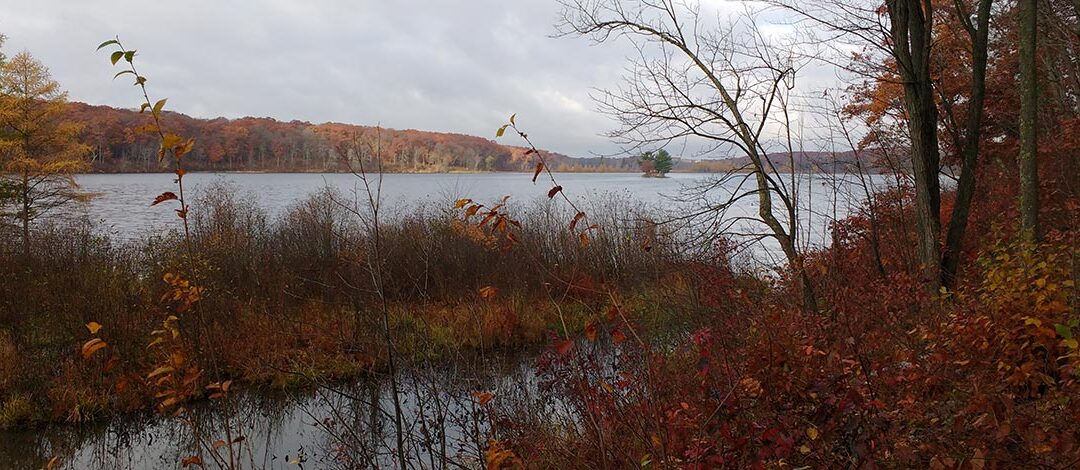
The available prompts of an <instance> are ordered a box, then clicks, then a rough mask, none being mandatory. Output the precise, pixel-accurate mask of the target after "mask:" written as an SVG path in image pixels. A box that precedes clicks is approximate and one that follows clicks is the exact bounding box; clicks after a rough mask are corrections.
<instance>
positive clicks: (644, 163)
mask: <svg viewBox="0 0 1080 470" xmlns="http://www.w3.org/2000/svg"><path fill="white" fill-rule="evenodd" d="M638 164H640V165H641V172H642V175H641V176H644V177H646V178H667V174H668V173H670V172H671V168H672V167H673V166H674V163H672V161H671V155H670V154H668V152H667V150H664V149H660V150H656V151H649V152H645V153H643V154H641V156H639V157H638Z"/></svg>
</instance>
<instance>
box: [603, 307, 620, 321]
mask: <svg viewBox="0 0 1080 470" xmlns="http://www.w3.org/2000/svg"><path fill="white" fill-rule="evenodd" d="M618 314H619V307H618V306H617V305H612V306H611V308H609V309H608V311H607V314H606V316H607V321H615V317H616V316H617V315H618Z"/></svg>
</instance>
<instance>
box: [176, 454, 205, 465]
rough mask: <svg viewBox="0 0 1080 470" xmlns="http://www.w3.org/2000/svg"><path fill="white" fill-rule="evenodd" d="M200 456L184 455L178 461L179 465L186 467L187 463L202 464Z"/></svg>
mask: <svg viewBox="0 0 1080 470" xmlns="http://www.w3.org/2000/svg"><path fill="white" fill-rule="evenodd" d="M202 463H203V462H202V457H199V456H198V455H192V456H191V457H184V460H181V461H180V465H182V466H184V467H186V466H188V465H202Z"/></svg>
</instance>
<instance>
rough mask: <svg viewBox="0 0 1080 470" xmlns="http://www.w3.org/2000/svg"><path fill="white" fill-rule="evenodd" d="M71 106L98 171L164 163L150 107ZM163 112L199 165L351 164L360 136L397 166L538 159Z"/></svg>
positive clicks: (445, 138)
mask: <svg viewBox="0 0 1080 470" xmlns="http://www.w3.org/2000/svg"><path fill="white" fill-rule="evenodd" d="M68 107H69V110H68V113H67V114H68V118H69V119H71V120H72V121H75V122H77V123H80V124H82V126H83V130H82V140H83V142H85V143H86V144H88V145H90V147H91V149H92V151H91V154H90V157H89V159H90V162H91V164H92V167H93V169H94V171H100V172H153V171H163V170H164V169H163V167H161V166H160V165H159V163H158V158H157V153H158V148H159V142H158V141H156V140H155V139H154V136H153V135H150V134H146V133H139V132H137V131H135V129H136V128H138V127H139V126H141V125H144V124H146V123H147V122H148V120H149V119H150V117H149V115H148V114H140V113H139V112H137V111H134V110H129V109H120V108H113V107H110V106H99V105H90V104H86V103H70V104H69V105H68ZM163 120H164V121H165V122H166V123H167V125H168V126H169V128H170V129H176V131H177V132H178V133H180V134H183V135H189V136H193V137H194V138H195V140H196V142H198V145H196V146H195V148H194V149H193V151H192V152H191V154H190V155H189V156H188V159H187V161H188V165H190V168H191V169H192V170H196V171H200V170H201V171H279V172H301V171H346V170H348V168H347V167H346V165H345V164H344V163H343V162H342V158H341V156H342V152H343V148H344V147H343V146H344V145H345V144H346V143H354V142H356V141H357V140H359V141H361V142H363V143H364V144H365V145H364V147H366V148H369V149H370V151H371V152H372V153H373V154H374V153H375V152H379V153H380V154H381V155H382V157H383V163H384V170H385V171H391V172H404V173H411V172H417V173H420V172H451V171H529V170H531V169H532V166H533V165H535V162H530V160H529V158H528V157H527V156H526V155H525V149H524V148H521V147H516V146H510V145H502V144H498V143H496V142H494V141H492V140H490V139H486V138H483V137H476V136H470V135H464V134H452V133H442V132H428V131H419V130H413V129H408V130H397V129H385V128H376V127H371V126H359V125H352V124H340V123H322V124H312V123H310V122H304V121H289V122H283V121H278V120H275V119H271V118H259V117H244V118H239V119H226V118H215V119H198V118H193V117H191V116H188V115H185V114H181V113H176V112H165V113H163ZM545 153H546V155H545V156H546V158H548V159H549V161H550V162H551V163H552V165H553V167H555V168H563V167H565V168H566V169H567V170H573V169H578V170H579V171H580V170H581V169H585V168H588V170H589V171H604V170H608V171H613V170H614V171H617V170H621V171H636V170H637V168H636V163H634V162H633V160H631V159H625V160H612V159H607V160H608V163H604V162H598V161H597V160H599V159H580V160H579V159H572V158H571V157H568V156H566V155H562V154H558V153H554V152H545ZM610 162H614V163H610Z"/></svg>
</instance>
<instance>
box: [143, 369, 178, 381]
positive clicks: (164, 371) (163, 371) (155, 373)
mask: <svg viewBox="0 0 1080 470" xmlns="http://www.w3.org/2000/svg"><path fill="white" fill-rule="evenodd" d="M174 370H176V369H173V367H172V366H161V367H158V368H157V369H154V371H153V372H151V373H150V375H147V376H146V378H147V379H152V378H154V377H157V376H159V375H161V374H168V373H169V372H172V371H174Z"/></svg>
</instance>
